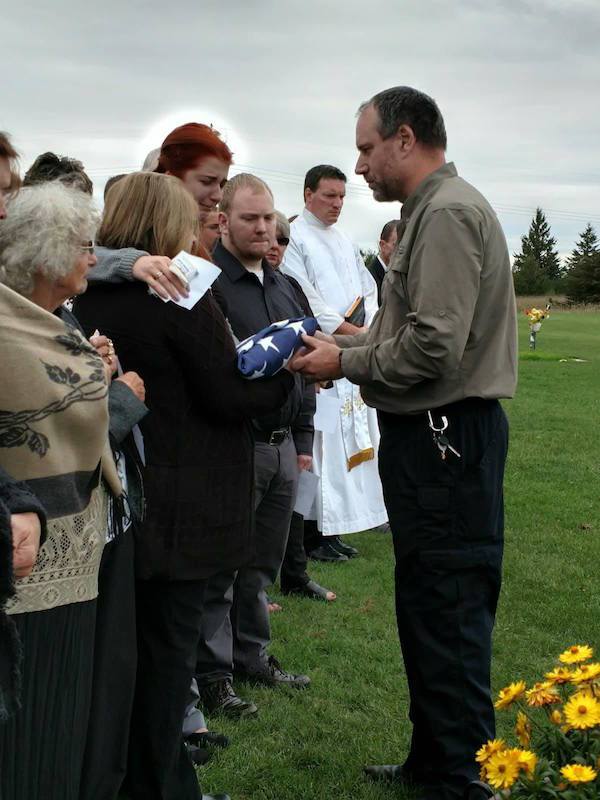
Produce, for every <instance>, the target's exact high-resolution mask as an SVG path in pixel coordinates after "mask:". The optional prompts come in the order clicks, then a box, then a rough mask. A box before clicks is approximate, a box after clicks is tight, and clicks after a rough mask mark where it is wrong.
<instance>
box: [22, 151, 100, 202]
mask: <svg viewBox="0 0 600 800" xmlns="http://www.w3.org/2000/svg"><path fill="white" fill-rule="evenodd" d="M48 181H60V182H61V183H64V184H65V186H72V187H73V188H74V189H79V190H80V191H81V192H86V194H93V191H94V184H93V183H92V181H91V180H90V178H89V176H88V175H87V174H86V171H85V170H84V168H83V164H82V163H81V161H77V159H76V158H67V156H57V155H56V154H55V153H42V155H41V156H38V157H37V158H36V160H35V161H34V162H33V164H32V165H31V166H30V167H29V169H28V170H27V172H26V173H25V177H24V179H23V186H35V185H36V184H38V183H47V182H48Z"/></svg>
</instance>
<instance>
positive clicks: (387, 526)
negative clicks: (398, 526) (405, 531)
mask: <svg viewBox="0 0 600 800" xmlns="http://www.w3.org/2000/svg"><path fill="white" fill-rule="evenodd" d="M372 530H374V531H375V533H391V532H392V529H391V527H390V523H389V522H384V523H383V525H378V526H377V527H376V528H373V529H372Z"/></svg>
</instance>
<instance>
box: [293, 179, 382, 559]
mask: <svg viewBox="0 0 600 800" xmlns="http://www.w3.org/2000/svg"><path fill="white" fill-rule="evenodd" d="M345 195H346V176H345V175H344V173H343V172H342V171H341V170H339V169H338V168H337V167H333V166H331V165H328V164H321V165H319V166H316V167H313V168H312V169H310V170H309V171H308V172H307V173H306V177H305V180H304V203H305V207H304V210H303V211H302V213H301V214H300V215H299V217H298V218H297V219H295V220H294V222H293V223H292V224H291V227H290V243H289V245H288V248H287V250H286V252H285V256H284V259H283V263H282V265H281V270H282V272H284V273H285V274H286V275H290V276H291V277H293V278H295V279H296V280H297V281H298V283H299V284H300V286H301V287H302V290H303V291H304V293H305V294H306V297H307V298H308V301H309V303H310V306H311V308H312V309H313V311H314V313H315V316H316V318H317V321H318V322H319V325H320V327H321V330H322V331H324V332H325V333H340V334H348V335H355V334H357V333H360V332H361V331H362V330H363V329H364V326H368V325H369V324H370V323H371V321H372V319H373V317H374V316H375V313H376V312H377V287H376V285H375V282H374V280H373V279H372V278H371V276H370V275H369V273H368V271H367V269H366V267H365V265H364V262H363V260H362V257H361V255H360V253H359V252H358V250H357V248H356V247H355V246H354V245H353V243H352V241H351V240H350V239H349V237H348V236H347V235H346V234H345V233H344V232H343V231H342V230H340V229H339V228H338V227H337V225H336V223H337V221H338V219H339V217H340V213H341V211H342V208H343V205H344V198H345ZM358 299H360V302H361V307H362V308H363V312H362V314H358V315H357V317H358V318H353V320H354V321H352V320H351V319H349V318H348V319H347V318H346V317H347V316H349V315H348V313H347V312H348V310H349V308H350V307H351V306H352V305H353V304H355V302H356V301H357V300H358ZM325 394H327V395H329V396H333V397H335V398H336V399H338V400H339V401H340V405H341V410H340V425H339V428H338V429H337V431H335V432H333V433H322V432H321V431H316V432H315V444H314V448H313V464H314V472H315V473H316V474H317V475H319V476H320V477H321V483H320V490H319V492H318V495H317V501H316V507H315V509H314V512H313V515H312V519H315V518H316V527H318V530H319V531H321V532H322V534H323V537H321V538H319V537H318V536H315V537H314V538H313V542H312V548H311V542H310V541H309V539H308V537H307V541H306V544H307V548H308V549H309V550H310V555H311V557H312V558H316V559H318V560H322V561H336V560H346V558H347V557H352V556H354V555H356V554H357V550H356V549H355V548H353V547H350V546H349V545H347V544H345V543H343V542H342V541H341V540H340V539H339V536H340V535H341V534H345V533H356V532H358V531H364V530H368V529H369V528H376V527H378V526H382V525H384V524H385V523H386V522H387V512H386V509H385V505H384V502H383V494H382V490H381V481H380V480H379V475H378V474H377V458H376V457H377V447H378V445H379V429H378V426H377V416H376V413H375V412H374V411H373V410H371V409H368V408H367V407H366V405H365V403H364V402H363V399H362V397H361V395H360V391H359V389H358V387H357V386H354V385H353V384H352V383H351V382H350V381H348V380H346V378H344V377H342V378H340V379H339V380H337V381H336V382H335V384H334V386H333V387H332V388H331V389H327V390H325V392H324V395H325ZM313 526H314V523H313ZM306 527H307V528H308V527H309V524H308V523H307V524H306Z"/></svg>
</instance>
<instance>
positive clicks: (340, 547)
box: [329, 536, 358, 558]
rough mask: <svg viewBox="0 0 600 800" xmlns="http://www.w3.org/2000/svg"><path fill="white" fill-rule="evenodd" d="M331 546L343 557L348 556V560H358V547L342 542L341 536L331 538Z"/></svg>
mask: <svg viewBox="0 0 600 800" xmlns="http://www.w3.org/2000/svg"><path fill="white" fill-rule="evenodd" d="M329 544H330V545H331V547H333V549H334V550H337V551H338V553H341V554H342V555H343V556H347V557H348V558H356V556H357V555H358V550H357V549H356V547H352V545H351V544H346V543H345V542H342V540H341V539H340V537H339V536H330V537H329Z"/></svg>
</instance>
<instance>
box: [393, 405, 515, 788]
mask: <svg viewBox="0 0 600 800" xmlns="http://www.w3.org/2000/svg"><path fill="white" fill-rule="evenodd" d="M441 415H445V416H446V417H447V419H448V423H449V427H448V430H447V432H446V435H447V436H448V439H449V441H450V443H451V444H452V445H453V447H455V448H456V449H457V450H458V451H459V453H460V454H461V457H460V458H457V457H456V456H454V455H452V454H451V453H450V452H447V457H446V459H445V460H442V458H441V456H440V452H439V450H438V448H437V446H436V445H435V443H434V441H433V438H432V433H431V431H430V429H429V426H428V420H427V415H426V414H419V415H414V416H412V415H411V416H397V415H392V414H388V413H383V412H382V413H380V427H381V443H380V447H379V469H380V474H381V480H382V483H383V492H384V497H385V503H386V506H387V509H388V512H389V520H390V525H391V528H392V534H393V540H394V550H395V556H396V616H397V622H398V633H399V637H400V644H401V647H402V654H403V658H404V664H405V668H406V674H407V679H408V684H409V690H410V719H411V721H412V724H413V732H412V741H411V748H410V752H409V754H408V758H407V760H406V767H407V768H408V769H410V770H411V771H412V772H413V773H414V775H415V778H417V779H418V780H419V781H420V782H421V783H423V784H424V785H425V786H426V787H427V789H426V794H425V797H429V796H431V797H437V798H439V799H440V800H454V798H458V797H460V796H461V795H462V791H463V789H464V786H465V785H466V784H467V783H468V782H469V781H470V780H474V779H476V778H477V777H478V770H477V765H476V763H475V759H474V755H475V751H476V750H477V749H478V748H479V747H480V746H481V745H482V744H483V743H484V742H486V741H487V739H489V738H493V737H494V732H495V725H494V708H493V704H492V699H491V695H490V664H491V643H492V629H493V626H494V618H495V612H496V604H497V600H498V594H499V591H500V583H501V567H502V549H503V533H504V503H503V490H502V487H503V478H504V464H505V460H506V453H507V447H508V422H507V419H506V416H505V414H504V411H503V410H502V407H501V406H500V404H499V403H498V401H496V400H487V401H486V400H479V399H467V400H464V401H461V402H459V403H455V404H453V405H451V406H447V407H446V408H445V409H438V410H437V411H436V412H435V413H434V420H435V422H436V425H439V424H440V423H439V420H440V416H441Z"/></svg>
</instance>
